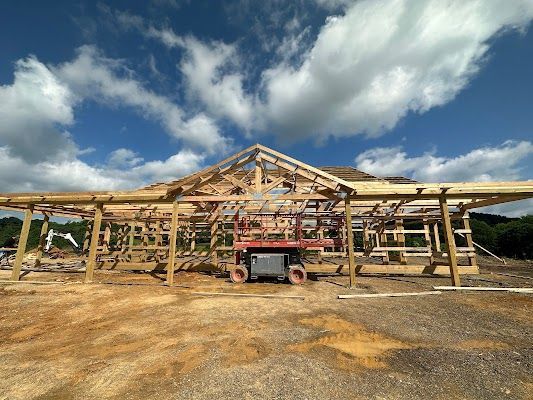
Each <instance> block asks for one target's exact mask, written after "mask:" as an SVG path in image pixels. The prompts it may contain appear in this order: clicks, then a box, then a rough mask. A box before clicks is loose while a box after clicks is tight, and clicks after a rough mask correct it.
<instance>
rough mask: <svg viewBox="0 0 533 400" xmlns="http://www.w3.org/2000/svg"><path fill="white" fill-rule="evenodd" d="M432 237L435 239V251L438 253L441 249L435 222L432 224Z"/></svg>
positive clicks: (437, 227)
mask: <svg viewBox="0 0 533 400" xmlns="http://www.w3.org/2000/svg"><path fill="white" fill-rule="evenodd" d="M433 236H434V237H435V251H436V252H438V253H440V252H441V251H442V249H441V247H440V236H439V223H438V222H437V221H435V223H434V224H433Z"/></svg>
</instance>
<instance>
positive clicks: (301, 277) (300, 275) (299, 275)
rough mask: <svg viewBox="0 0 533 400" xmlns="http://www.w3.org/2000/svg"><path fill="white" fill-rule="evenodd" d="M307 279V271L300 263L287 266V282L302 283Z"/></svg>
mask: <svg viewBox="0 0 533 400" xmlns="http://www.w3.org/2000/svg"><path fill="white" fill-rule="evenodd" d="M306 280H307V272H306V271H305V268H304V267H302V266H300V265H294V266H291V267H290V268H289V282H290V283H292V284H293V285H303V284H304V283H305V281H306Z"/></svg>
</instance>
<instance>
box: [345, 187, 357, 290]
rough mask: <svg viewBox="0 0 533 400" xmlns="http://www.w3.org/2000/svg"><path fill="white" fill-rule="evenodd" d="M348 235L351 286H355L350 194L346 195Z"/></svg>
mask: <svg viewBox="0 0 533 400" xmlns="http://www.w3.org/2000/svg"><path fill="white" fill-rule="evenodd" d="M345 208H346V237H347V244H346V245H347V246H348V262H349V268H350V288H354V287H355V255H354V242H353V230H352V207H351V206H350V196H346V200H345Z"/></svg>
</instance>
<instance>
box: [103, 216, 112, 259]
mask: <svg viewBox="0 0 533 400" xmlns="http://www.w3.org/2000/svg"><path fill="white" fill-rule="evenodd" d="M110 241H111V222H106V224H105V229H104V243H103V245H104V252H108V251H109V242H110Z"/></svg>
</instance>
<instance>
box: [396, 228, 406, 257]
mask: <svg viewBox="0 0 533 400" xmlns="http://www.w3.org/2000/svg"><path fill="white" fill-rule="evenodd" d="M396 230H397V232H396V234H397V237H398V247H405V233H403V220H402V219H397V220H396ZM400 264H404V265H405V264H407V259H406V258H405V251H404V250H400Z"/></svg>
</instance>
